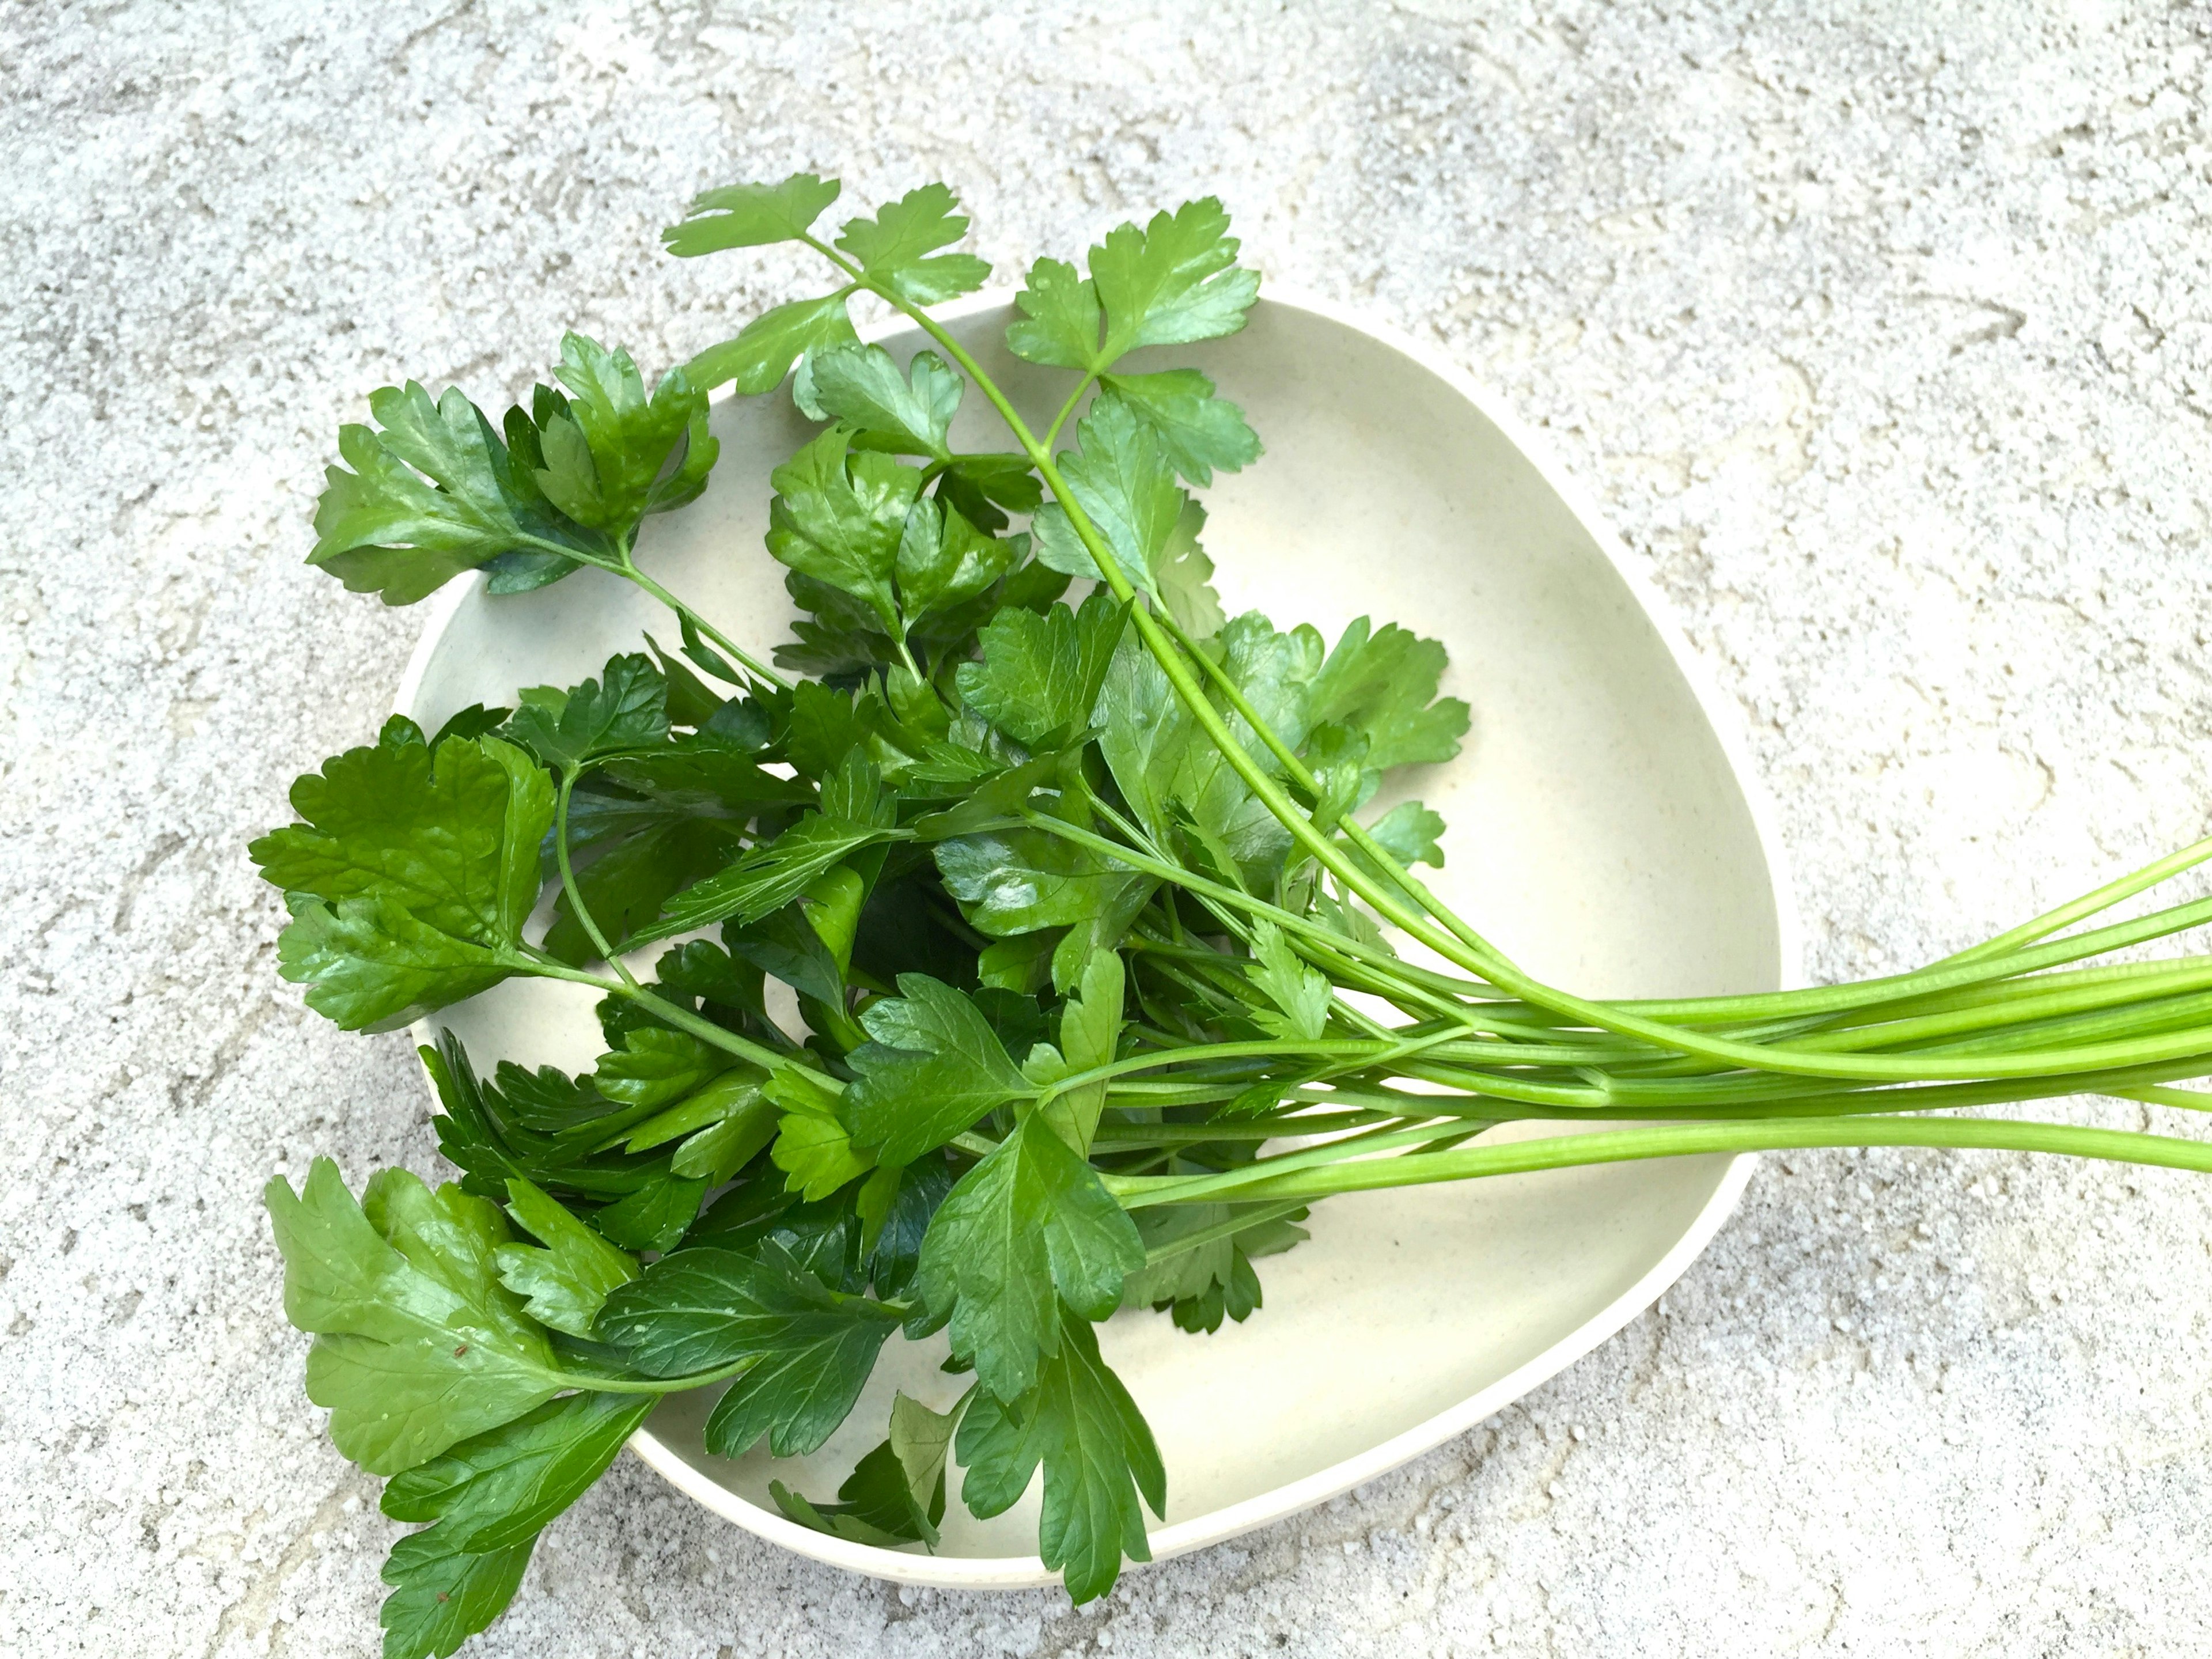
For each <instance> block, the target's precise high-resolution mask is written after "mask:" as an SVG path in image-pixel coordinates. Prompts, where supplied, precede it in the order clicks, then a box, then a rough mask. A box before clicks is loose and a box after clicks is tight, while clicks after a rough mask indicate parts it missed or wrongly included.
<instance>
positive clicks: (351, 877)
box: [248, 738, 553, 1030]
mask: <svg viewBox="0 0 2212 1659" xmlns="http://www.w3.org/2000/svg"><path fill="white" fill-rule="evenodd" d="M292 805H293V808H294V810H295V811H297V812H298V813H299V814H300V815H301V817H303V818H304V819H306V820H307V822H306V823H303V824H294V825H292V826H291V827H290V828H289V829H279V830H276V831H275V832H274V833H273V834H270V835H267V836H263V837H261V839H259V840H258V841H257V842H254V843H253V844H252V847H251V848H249V849H248V851H249V852H250V853H251V854H252V858H253V860H254V862H255V863H257V864H258V865H259V866H261V873H262V876H263V878H264V879H265V880H267V881H270V882H272V883H274V884H276V885H277V886H279V887H282V888H283V889H284V890H285V892H286V895H287V902H288V903H289V905H290V906H291V908H292V916H293V920H292V925H291V926H290V927H287V928H286V929H285V930H284V932H283V936H282V938H281V939H279V941H278V957H279V962H280V964H281V971H282V972H283V975H284V977H285V978H287V979H289V980H291V981H294V982H295V983H304V984H306V985H307V986H308V987H309V989H308V992H307V1006H309V1007H311V1008H313V1009H314V1010H315V1012H318V1013H319V1014H322V1015H325V1017H327V1018H330V1019H331V1020H334V1021H335V1022H337V1024H339V1025H341V1026H343V1027H344V1028H345V1029H346V1030H364V1029H367V1030H389V1029H391V1028H392V1027H393V1026H395V1025H403V1024H406V1023H407V1022H408V1021H409V1020H410V1019H412V1018H415V1017H416V1015H417V1014H419V1013H421V1012H424V1011H426V1010H428V1009H432V1008H438V1007H442V1006H445V1005H446V1004H447V1003H449V1002H457V1001H459V1000H461V999H463V998H465V997H470V996H474V995H475V994H477V992H479V991H482V990H484V989H487V988H488V987H490V986H493V985H495V984H497V983H498V982H499V981H501V980H502V979H504V978H506V977H507V975H509V974H510V973H512V972H514V971H516V970H517V969H520V968H523V967H526V965H527V963H526V959H524V958H523V957H520V955H519V954H518V953H517V947H518V946H519V945H520V942H521V939H522V924H523V922H524V921H525V920H526V918H527V917H528V915H529V914H530V910H531V907H532V905H533V904H534V903H535V902H537V897H538V842H539V841H540V840H542V839H543V838H544V834H545V831H546V829H547V828H548V827H549V826H550V823H551V822H552V806H553V794H552V786H551V784H550V781H548V779H547V778H546V776H545V775H544V773H543V772H542V771H540V770H538V768H537V767H536V766H535V765H534V764H533V763H532V762H531V760H530V758H529V757H528V756H526V755H525V754H524V753H523V752H522V751H521V750H520V749H517V748H514V747H513V745H511V744H505V743H501V742H500V741H499V740H497V739H496V738H457V739H453V740H452V741H449V742H447V743H444V744H441V745H439V747H438V748H437V750H435V752H434V751H432V750H428V749H427V748H424V747H422V745H419V744H401V745H399V746H398V747H396V748H386V747H383V746H381V745H380V746H378V747H375V748H366V749H353V750H347V751H346V753H344V754H343V755H341V756H338V757H337V758H335V759H333V760H330V761H326V762H325V763H324V766H323V769H322V771H321V772H320V773H319V774H313V773H310V774H309V775H307V776H305V777H302V778H301V779H300V780H299V781H297V782H296V783H295V784H294V785H293V787H292Z"/></svg>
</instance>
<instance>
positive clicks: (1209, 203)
mask: <svg viewBox="0 0 2212 1659" xmlns="http://www.w3.org/2000/svg"><path fill="white" fill-rule="evenodd" d="M1091 282H1092V283H1094V284H1095V285H1096V286H1097V290H1098V300H1099V303H1100V304H1101V305H1102V306H1103V307H1104V308H1105V313H1106V341H1105V344H1104V345H1103V347H1102V348H1101V349H1100V352H1099V356H1100V358H1101V359H1102V360H1103V362H1109V363H1110V362H1113V361H1115V359H1116V358H1118V357H1120V356H1121V355H1122V354H1123V353H1124V352H1129V351H1134V350H1135V349H1137V348H1138V347H1139V346H1148V345H1180V344H1182V343H1186V342H1188V341H1192V340H1211V339H1213V338H1215V337H1218V336H1220V335H1224V334H1234V333H1236V332H1237V330H1239V329H1241V328H1243V326H1244V313H1246V312H1247V311H1248V310H1249V309H1250V308H1251V305H1252V301H1253V300H1254V299H1255V298H1256V297H1257V296H1258V295H1259V292H1260V273H1259V272H1257V271H1255V270H1240V269H1238V268H1237V240H1236V239H1235V238H1234V237H1232V236H1231V235H1230V234H1229V215H1228V214H1227V212H1226V211H1225V210H1223V208H1222V205H1221V204H1220V202H1219V201H1218V200H1217V199H1215V198H1214V197H1211V196H1209V197H1206V198H1205V199H1204V200H1203V201H1198V202H1186V203H1184V204H1183V205H1182V206H1181V207H1180V208H1177V209H1176V211H1175V214H1174V216H1172V217H1170V216H1169V215H1167V214H1165V213H1156V214H1154V215H1153V216H1152V222H1150V223H1149V224H1147V225H1146V227H1145V228H1144V229H1143V230H1141V231H1139V229H1138V228H1136V227H1135V226H1134V225H1122V226H1121V227H1119V228H1116V229H1114V230H1111V231H1109V232H1108V233H1107V234H1106V241H1105V244H1104V246H1100V247H1094V248H1092V249H1091Z"/></svg>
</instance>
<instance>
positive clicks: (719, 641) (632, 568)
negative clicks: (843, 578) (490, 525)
mask: <svg viewBox="0 0 2212 1659" xmlns="http://www.w3.org/2000/svg"><path fill="white" fill-rule="evenodd" d="M516 539H517V540H518V541H519V542H520V543H521V544H525V545H526V546H530V547H535V548H538V549H540V550H543V551H544V552H547V553H557V554H559V555H560V556H562V558H564V559H571V560H574V562H576V563H578V564H583V565H589V566H590V567H591V568H592V569H594V570H604V571H605V572H606V573H607V574H609V575H611V576H619V577H621V578H622V579H623V580H624V581H626V582H630V583H633V584H635V586H638V587H640V588H641V589H643V590H644V591H645V592H647V593H649V594H651V595H652V596H653V598H654V599H658V600H659V601H660V603H661V604H663V605H666V606H667V607H668V608H669V609H670V610H671V611H674V612H675V613H676V614H677V615H678V616H679V617H683V618H684V620H685V621H687V622H689V623H690V624H691V626H692V627H694V628H696V629H698V630H699V632H700V633H701V634H702V635H705V636H706V637H707V638H708V639H709V640H711V641H714V644H715V645H717V646H718V647H720V648H721V649H722V650H723V651H724V652H725V653H727V654H729V655H730V656H732V657H735V658H736V659H738V662H740V663H742V664H743V665H744V667H745V670H746V671H747V672H748V673H751V674H757V675H758V676H759V677H760V678H762V679H763V680H764V681H766V682H767V683H768V684H770V685H773V686H775V688H776V689H777V690H783V691H788V690H790V689H791V683H790V682H789V681H788V680H787V679H785V678H783V677H782V676H781V674H779V673H777V672H776V671H775V670H774V669H773V668H770V667H769V666H768V665H766V664H765V663H762V662H759V661H757V660H756V659H754V657H753V656H752V654H751V653H750V652H748V651H746V650H745V649H744V647H742V646H740V645H738V644H737V643H736V642H735V641H732V640H731V639H729V638H728V637H727V636H726V635H724V634H723V633H722V631H721V630H720V629H718V628H716V627H715V626H714V623H710V622H708V620H707V619H706V617H702V616H701V615H700V614H699V612H697V611H694V610H693V609H692V608H691V607H690V605H686V604H684V601H683V600H681V599H678V598H677V597H676V595H674V594H673V593H671V592H669V591H668V590H667V589H666V588H665V587H663V586H661V585H660V584H659V582H657V581H655V580H653V578H652V577H650V576H648V575H647V574H645V572H643V571H642V570H641V569H639V568H637V562H636V561H635V560H634V559H633V558H631V557H630V553H629V548H627V547H624V548H623V549H622V550H620V552H619V553H618V554H617V556H615V557H614V558H611V559H603V558H601V557H599V555H597V554H595V553H583V552H579V551H578V550H576V549H574V548H573V547H569V546H567V545H565V544H562V543H560V542H556V541H549V540H548V539H546V538H544V537H543V536H531V535H523V536H520V537H518V538H516Z"/></svg>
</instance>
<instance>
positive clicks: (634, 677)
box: [507, 652, 668, 772]
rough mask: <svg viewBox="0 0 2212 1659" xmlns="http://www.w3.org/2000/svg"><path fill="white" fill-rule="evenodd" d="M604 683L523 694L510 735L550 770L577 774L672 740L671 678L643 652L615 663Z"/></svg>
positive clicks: (615, 659) (613, 659)
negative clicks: (608, 758) (619, 753)
mask: <svg viewBox="0 0 2212 1659" xmlns="http://www.w3.org/2000/svg"><path fill="white" fill-rule="evenodd" d="M600 672H601V673H602V674H603V675H604V676H605V678H604V680H586V681H585V682H584V683H583V684H581V685H580V686H577V687H576V688H575V689H574V690H570V691H556V690H554V689H553V688H552V687H550V686H538V687H536V688H535V689H533V690H529V691H526V692H524V693H523V694H522V706H521V707H520V708H518V709H516V710H515V711H514V714H513V718H511V719H510V720H508V721H507V735H508V736H509V737H510V738H513V740H514V741H515V742H517V743H520V744H522V745H523V746H524V747H526V749H528V750H530V752H531V753H532V754H533V755H535V756H537V757H538V760H539V761H540V762H541V763H543V764H544V765H546V766H550V767H555V768H557V769H560V770H562V771H563V772H569V771H574V769H576V768H577V767H578V766H580V765H581V764H582V763H584V762H585V761H587V760H591V759H594V758H596V757H599V756H600V755H605V754H611V753H612V752H614V751H616V750H623V749H646V748H652V747H654V746H657V745H659V744H662V743H664V742H665V741H666V740H667V738H668V678H667V676H666V675H665V674H663V673H662V672H661V671H660V670H659V667H658V666H657V665H655V664H654V662H653V659H652V658H650V657H648V656H646V655H645V654H644V653H641V652H632V653H629V654H627V655H624V656H619V657H610V658H609V659H607V665H606V666H605V668H604V669H602V670H601V671H600Z"/></svg>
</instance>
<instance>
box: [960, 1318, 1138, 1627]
mask: <svg viewBox="0 0 2212 1659" xmlns="http://www.w3.org/2000/svg"><path fill="white" fill-rule="evenodd" d="M1056 1317H1058V1318H1059V1319H1060V1323H1061V1327H1062V1333H1061V1335H1060V1339H1059V1340H1058V1342H1057V1344H1056V1346H1055V1352H1054V1355H1053V1357H1052V1358H1049V1359H1048V1360H1047V1361H1046V1362H1045V1364H1044V1365H1043V1367H1042V1370H1041V1372H1040V1374H1039V1376H1038V1377H1037V1382H1036V1388H1035V1389H1034V1390H1033V1391H1030V1392H1029V1393H1027V1394H1025V1395H1022V1396H1021V1397H1019V1398H1018V1399H1017V1400H1015V1401H1013V1402H1012V1403H1011V1404H1008V1403H1004V1402H1002V1401H999V1400H997V1399H994V1398H993V1397H992V1395H990V1394H989V1393H984V1394H981V1395H978V1396H977V1397H976V1399H975V1401H974V1403H972V1404H971V1405H970V1406H969V1407H968V1410H967V1413H966V1414H965V1415H964V1416H963V1418H962V1419H961V1421H960V1431H959V1435H958V1437H957V1443H956V1448H957V1451H958V1453H959V1456H960V1461H961V1462H963V1464H965V1465H966V1466H967V1469H968V1474H967V1478H966V1480H964V1481H963V1483H962V1486H961V1491H960V1495H961V1497H962V1498H963V1500H964V1501H965V1502H966V1503H967V1504H968V1506H969V1509H971V1510H974V1511H975V1513H976V1514H977V1515H978V1516H985V1517H988V1516H994V1515H1000V1514H1003V1513H1004V1512H1005V1511H1006V1510H1010V1509H1012V1507H1013V1506H1014V1504H1016V1503H1017V1502H1018V1501H1019V1500H1020V1498H1021V1496H1022V1493H1023V1492H1025V1491H1027V1490H1028V1487H1029V1484H1030V1478H1031V1477H1032V1476H1033V1475H1034V1474H1036V1468H1037V1465H1038V1464H1039V1463H1040V1462H1042V1464H1043V1465H1044V1512H1043V1515H1042V1518H1041V1519H1040V1521H1039V1522H1038V1526H1037V1549H1038V1553H1039V1554H1041V1555H1042V1557H1043V1558H1044V1564H1045V1565H1047V1566H1048V1567H1054V1568H1057V1569H1059V1570H1060V1574H1061V1576H1062V1577H1063V1578H1064V1579H1065V1580H1066V1585H1067V1593H1068V1595H1069V1597H1070V1599H1071V1600H1073V1601H1076V1602H1077V1603H1079V1604H1080V1603H1082V1602H1085V1601H1095V1600H1096V1599H1097V1598H1098V1597H1099V1596H1101V1595H1104V1594H1105V1593H1106V1592H1107V1591H1108V1590H1109V1589H1113V1587H1114V1581H1115V1579H1116V1578H1117V1577H1120V1576H1121V1561H1122V1558H1123V1557H1125V1556H1126V1557H1127V1558H1128V1559H1130V1560H1132V1561H1149V1560H1151V1559H1152V1547H1151V1545H1150V1543H1149V1542H1148V1541H1146V1536H1145V1517H1144V1513H1143V1511H1142V1510H1139V1508H1138V1507H1137V1500H1138V1498H1139V1495H1141V1496H1142V1497H1143V1498H1144V1500H1145V1502H1146V1503H1147V1504H1150V1505H1151V1506H1152V1513H1153V1514H1155V1515H1158V1516H1162V1517H1163V1518H1164V1516H1165V1513H1166V1510H1167V1470H1166V1469H1165V1468H1164V1466H1163V1465H1162V1464H1161V1462H1160V1453H1159V1447H1158V1445H1157V1444H1156V1443H1154V1442H1153V1439H1152V1430H1151V1429H1150V1428H1149V1427H1148V1426H1146V1422H1145V1419H1144V1414H1143V1413H1141V1412H1139V1410H1138V1409H1137V1402H1136V1401H1133V1400H1132V1399H1131V1398H1130V1397H1129V1391H1128V1389H1127V1388H1125V1387H1123V1386H1122V1383H1121V1378H1120V1377H1118V1376H1115V1375H1114V1373H1113V1371H1112V1370H1109V1368H1108V1367H1107V1364H1106V1362H1105V1361H1104V1360H1103V1359H1102V1358H1100V1357H1099V1353H1098V1338H1097V1335H1096V1334H1094V1333H1093V1332H1092V1330H1091V1327H1090V1325H1089V1324H1088V1323H1087V1322H1085V1321H1084V1320H1083V1319H1081V1318H1079V1317H1078V1316H1076V1315H1075V1314H1073V1312H1068V1311H1066V1310H1056Z"/></svg>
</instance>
